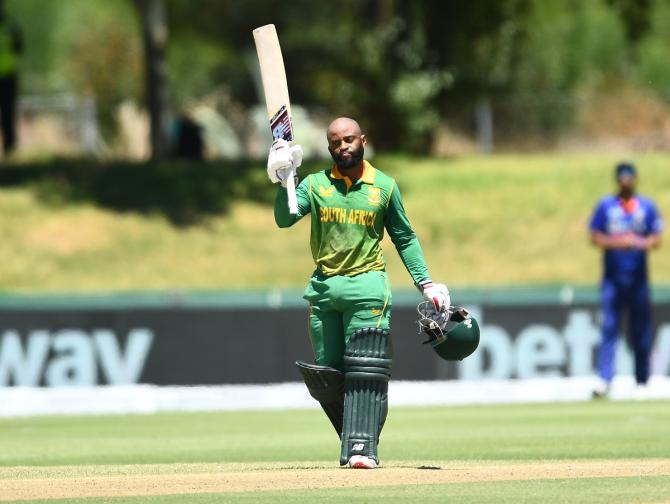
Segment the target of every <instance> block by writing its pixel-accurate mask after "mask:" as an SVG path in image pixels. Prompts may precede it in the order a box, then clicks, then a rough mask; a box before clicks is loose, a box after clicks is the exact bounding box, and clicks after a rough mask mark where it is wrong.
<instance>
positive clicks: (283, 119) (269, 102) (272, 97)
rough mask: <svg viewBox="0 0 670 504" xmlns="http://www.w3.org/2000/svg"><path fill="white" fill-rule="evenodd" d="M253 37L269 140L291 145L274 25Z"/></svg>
mask: <svg viewBox="0 0 670 504" xmlns="http://www.w3.org/2000/svg"><path fill="white" fill-rule="evenodd" d="M253 35H254V42H255V43H256V52H257V53H258V63H259V65H260V69H261V79H262V80H263V92H264V93H265V104H266V106H267V112H268V120H269V122H270V131H271V132H272V139H273V141H274V140H277V139H279V138H283V139H284V140H286V141H287V142H291V141H293V140H294V138H293V123H292V121H291V102H290V100H289V96H288V84H287V82H286V70H285V69H284V58H283V57H282V53H281V46H280V45H279V37H278V36H277V30H276V29H275V26H274V25H273V24H269V25H265V26H261V27H259V28H256V29H255V30H254V31H253ZM293 175H294V173H293V172H292V173H290V174H289V179H288V181H287V182H288V183H287V187H286V189H287V190H288V204H289V211H290V212H291V213H292V214H297V213H298V203H297V198H296V195H295V181H294V180H293Z"/></svg>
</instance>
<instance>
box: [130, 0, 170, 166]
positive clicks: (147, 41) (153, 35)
mask: <svg viewBox="0 0 670 504" xmlns="http://www.w3.org/2000/svg"><path fill="white" fill-rule="evenodd" d="M135 3H136V5H137V7H138V9H139V12H140V17H141V20H142V39H143V41H144V66H145V73H146V88H145V89H146V100H147V104H148V107H149V118H150V122H151V133H150V140H151V157H152V158H153V159H163V158H165V157H166V156H167V154H168V147H169V146H168V120H169V118H168V88H167V67H166V61H165V51H166V46H167V41H168V27H167V20H166V17H165V5H164V2H163V0H135Z"/></svg>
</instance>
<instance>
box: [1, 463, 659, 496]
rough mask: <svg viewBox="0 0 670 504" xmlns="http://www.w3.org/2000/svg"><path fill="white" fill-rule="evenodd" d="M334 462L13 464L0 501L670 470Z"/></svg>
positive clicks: (619, 465)
mask: <svg viewBox="0 0 670 504" xmlns="http://www.w3.org/2000/svg"><path fill="white" fill-rule="evenodd" d="M334 466H335V463H334V462H313V463H293V464H292V463H264V464H261V463H256V464H242V463H234V464H214V463H212V464H150V465H139V464H138V465H114V466H105V465H100V466H55V467H49V466H46V467H34V466H33V467H7V468H0V501H12V500H29V499H68V498H69V499H73V498H82V497H120V496H151V495H180V494H182V495H185V494H198V493H237V492H262V491H275V492H276V491H281V490H309V489H325V488H345V487H360V486H366V487H370V486H390V485H392V486H401V485H431V484H450V483H475V482H484V481H512V480H521V481H523V480H539V479H574V478H609V477H633V476H640V477H644V476H670V458H662V459H621V460H610V459H608V460H572V461H571V460H561V461H525V462H515V463H509V462H491V461H487V462H472V461H460V462H459V461H426V462H421V463H408V462H400V461H390V462H388V463H384V464H383V465H382V467H381V468H380V469H376V470H371V471H366V470H352V469H341V468H338V467H334Z"/></svg>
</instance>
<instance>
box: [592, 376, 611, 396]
mask: <svg viewBox="0 0 670 504" xmlns="http://www.w3.org/2000/svg"><path fill="white" fill-rule="evenodd" d="M609 393H610V384H609V382H606V381H605V380H603V379H602V378H598V380H597V381H596V385H595V386H594V387H593V390H592V391H591V397H592V398H593V399H602V398H606V397H608V396H609Z"/></svg>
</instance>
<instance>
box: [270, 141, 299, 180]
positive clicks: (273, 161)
mask: <svg viewBox="0 0 670 504" xmlns="http://www.w3.org/2000/svg"><path fill="white" fill-rule="evenodd" d="M302 156H303V153H302V147H300V145H294V146H290V145H289V143H288V142H287V141H286V140H283V139H278V140H275V141H274V143H273V144H272V147H270V154H269V155H268V169H267V172H268V178H269V179H270V181H271V182H272V183H273V184H277V183H279V184H281V185H282V187H286V183H287V181H288V178H289V177H290V176H291V175H293V176H295V172H296V171H297V169H298V167H299V166H300V165H301V164H302Z"/></svg>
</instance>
